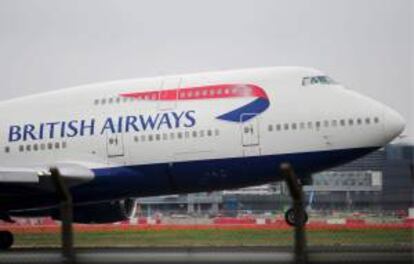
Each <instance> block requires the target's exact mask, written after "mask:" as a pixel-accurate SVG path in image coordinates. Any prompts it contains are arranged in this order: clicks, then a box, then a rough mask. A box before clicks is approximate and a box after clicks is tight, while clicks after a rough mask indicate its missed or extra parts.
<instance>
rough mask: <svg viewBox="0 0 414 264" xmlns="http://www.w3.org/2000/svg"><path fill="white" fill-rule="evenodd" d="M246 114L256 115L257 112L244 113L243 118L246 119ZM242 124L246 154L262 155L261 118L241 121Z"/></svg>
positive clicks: (244, 151) (243, 144) (244, 152)
mask: <svg viewBox="0 0 414 264" xmlns="http://www.w3.org/2000/svg"><path fill="white" fill-rule="evenodd" d="M246 116H256V114H243V115H242V116H241V118H242V120H244V119H246ZM241 124H242V127H241V130H242V146H243V154H244V156H255V155H260V131H259V118H257V117H254V118H251V119H250V120H249V121H246V122H241Z"/></svg>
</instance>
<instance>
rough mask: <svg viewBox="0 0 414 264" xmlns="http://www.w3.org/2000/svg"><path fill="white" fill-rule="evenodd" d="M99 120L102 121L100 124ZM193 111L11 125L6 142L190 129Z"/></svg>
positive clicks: (192, 124)
mask: <svg viewBox="0 0 414 264" xmlns="http://www.w3.org/2000/svg"><path fill="white" fill-rule="evenodd" d="M100 123H101V124H100ZM195 124H196V119H195V111H194V110H187V111H181V112H174V111H172V112H162V113H156V114H152V115H128V116H119V117H107V118H105V119H103V120H102V122H98V120H97V119H95V118H90V119H81V120H70V121H56V122H42V123H39V124H23V125H11V126H10V127H9V135H8V141H9V142H19V141H29V140H45V139H46V140H47V139H55V138H73V137H82V136H94V135H96V134H98V133H99V134H101V135H103V134H108V133H110V134H115V133H129V132H140V131H151V130H160V129H177V128H190V127H193V126H195Z"/></svg>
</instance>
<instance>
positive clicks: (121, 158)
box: [0, 67, 404, 195]
mask: <svg viewBox="0 0 414 264" xmlns="http://www.w3.org/2000/svg"><path fill="white" fill-rule="evenodd" d="M312 76H323V74H322V73H321V72H319V71H317V70H313V69H307V68H297V67H281V68H264V69H251V70H239V71H228V72H216V73H201V74H191V75H180V76H168V77H157V78H147V79H141V80H126V81H119V82H111V83H103V84H94V85H86V86H80V87H76V88H72V89H67V90H61V91H56V92H51V93H45V94H40V95H34V96H28V97H24V98H18V99H14V100H10V101H6V102H3V103H1V104H0V166H3V167H22V166H23V167H27V166H29V167H30V166H43V165H51V166H52V165H54V164H65V163H70V164H79V165H82V166H85V167H87V168H89V169H102V168H115V167H116V168H117V167H128V166H141V165H142V166H144V165H150V164H174V163H179V162H191V161H200V160H203V161H208V160H226V159H232V158H244V157H262V156H263V157H264V156H275V155H289V154H295V153H316V152H325V151H335V150H347V149H362V148H378V147H381V146H384V145H385V144H386V143H388V142H389V141H391V140H392V139H393V138H395V137H396V136H397V135H398V134H399V133H400V132H401V130H402V129H403V126H404V125H403V121H402V119H401V117H400V116H399V115H398V114H397V113H396V112H395V111H393V110H392V109H390V108H388V107H386V106H384V105H383V104H381V103H379V102H376V101H374V100H372V99H370V98H367V97H365V96H362V95H360V94H358V93H356V92H353V91H351V90H348V89H345V88H343V87H342V86H341V85H339V84H335V83H325V82H322V81H321V82H320V83H318V82H314V83H306V82H307V80H305V79H304V78H307V77H312ZM223 85H224V86H223ZM225 85H230V86H229V87H230V88H229V89H230V91H226V90H225V89H226V87H227V86H225ZM232 85H233V86H232ZM249 85H252V87H253V88H254V87H258V88H257V90H256V91H254V90H253V92H252V90H251V89H252V88H251V87H249ZM244 86H246V87H247V88H246V87H244ZM203 87H207V88H205V89H204V90H203ZM220 87H222V88H220ZM231 87H233V88H235V89H238V87H242V88H241V90H240V91H235V94H237V95H238V96H224V94H225V93H226V92H228V93H229V94H231V93H232V91H231ZM243 87H244V88H243ZM209 89H212V90H214V91H210V90H209ZM152 92H154V93H152ZM203 92H204V93H205V94H204V95H203ZM210 92H211V94H209V93H210ZM254 92H257V93H258V94H254ZM167 93H169V94H173V95H174V96H175V97H174V96H173V97H172V98H170V99H166V100H163V99H161V97H162V96H163V95H165V94H167ZM250 93H251V94H250ZM257 98H259V99H262V101H260V100H259V101H260V102H258V104H257V107H256V105H254V106H253V105H252V107H251V108H247V109H246V112H245V113H244V114H242V115H241V116H240V115H237V114H235V115H234V116H233V118H236V119H237V118H242V119H243V115H245V116H246V115H247V116H249V115H250V116H249V118H248V120H247V119H246V120H226V118H224V119H220V118H218V117H220V116H221V115H223V114H226V113H229V112H231V111H233V110H235V109H238V108H241V107H243V106H245V105H248V104H250V103H251V102H252V101H254V100H256V99H257ZM255 109H258V110H257V111H256V110H255ZM241 111H243V110H241ZM239 114H240V113H239ZM180 115H181V116H180ZM149 119H150V121H149ZM127 120H128V121H127ZM148 122H150V123H148ZM151 122H153V124H151ZM145 126H146V127H145ZM333 165H337V163H335V162H334V163H333ZM195 177H196V176H195ZM137 195H139V194H137Z"/></svg>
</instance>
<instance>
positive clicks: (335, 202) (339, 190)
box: [139, 141, 414, 216]
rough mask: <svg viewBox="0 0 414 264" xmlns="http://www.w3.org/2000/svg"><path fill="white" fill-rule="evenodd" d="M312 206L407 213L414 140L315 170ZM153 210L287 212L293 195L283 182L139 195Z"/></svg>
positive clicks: (413, 186)
mask: <svg viewBox="0 0 414 264" xmlns="http://www.w3.org/2000/svg"><path fill="white" fill-rule="evenodd" d="M304 191H305V195H306V197H307V203H308V209H311V210H341V211H343V210H346V211H364V212H371V211H373V212H378V211H381V212H385V213H387V212H398V211H402V212H406V211H407V210H408V208H410V207H413V206H414V202H413V201H414V144H413V142H409V141H406V142H401V143H398V144H392V145H388V146H386V147H385V148H384V149H381V150H378V151H376V152H373V153H371V154H369V155H367V156H365V157H362V158H361V159H358V160H355V161H353V162H351V163H349V164H346V165H343V166H341V167H337V168H334V169H332V170H329V171H324V172H321V173H318V174H315V175H313V184H312V185H309V186H305V188H304ZM139 204H140V208H141V212H142V213H143V214H147V215H151V214H152V213H155V212H161V213H163V214H165V213H169V214H190V215H213V216H214V215H218V214H224V215H237V214H240V213H241V214H243V213H266V212H275V211H276V212H277V211H284V210H286V209H287V208H288V207H290V205H291V202H290V197H289V193H288V190H287V187H286V185H285V184H284V183H283V182H278V183H274V184H267V185H263V186H256V187H250V188H244V189H239V190H231V191H223V192H212V193H199V194H189V195H173V196H164V197H149V198H143V199H139Z"/></svg>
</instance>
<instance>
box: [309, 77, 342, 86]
mask: <svg viewBox="0 0 414 264" xmlns="http://www.w3.org/2000/svg"><path fill="white" fill-rule="evenodd" d="M315 84H336V82H335V81H334V80H333V79H332V78H330V77H328V76H310V77H304V78H303V79H302V85H303V86H307V85H315Z"/></svg>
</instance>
